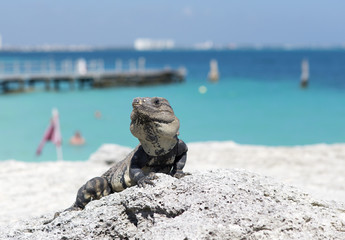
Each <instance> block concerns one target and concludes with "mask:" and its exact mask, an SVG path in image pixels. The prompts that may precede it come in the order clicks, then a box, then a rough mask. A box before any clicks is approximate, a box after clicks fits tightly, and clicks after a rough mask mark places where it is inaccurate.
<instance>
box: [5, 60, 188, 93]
mask: <svg viewBox="0 0 345 240" xmlns="http://www.w3.org/2000/svg"><path fill="white" fill-rule="evenodd" d="M185 73H186V70H185V69H183V68H182V69H179V70H171V69H158V70H157V69H156V70H154V69H146V68H145V59H144V58H139V59H138V60H134V59H131V60H129V61H128V62H127V63H125V64H124V62H123V61H122V60H121V59H117V60H116V61H114V64H112V65H109V64H108V65H107V66H105V63H104V61H103V60H102V59H93V60H89V61H86V60H84V59H78V60H76V61H72V60H69V59H66V60H62V61H59V62H57V61H54V60H49V61H11V62H0V90H2V92H3V93H8V92H18V91H25V90H27V89H32V88H34V87H35V85H36V83H38V82H41V83H44V85H45V89H46V90H50V89H52V88H54V89H55V90H59V89H60V83H68V84H69V85H70V88H74V87H75V86H76V85H78V86H79V88H83V87H85V86H89V87H111V86H130V85H149V84H163V83H171V82H181V81H183V80H184V78H185Z"/></svg>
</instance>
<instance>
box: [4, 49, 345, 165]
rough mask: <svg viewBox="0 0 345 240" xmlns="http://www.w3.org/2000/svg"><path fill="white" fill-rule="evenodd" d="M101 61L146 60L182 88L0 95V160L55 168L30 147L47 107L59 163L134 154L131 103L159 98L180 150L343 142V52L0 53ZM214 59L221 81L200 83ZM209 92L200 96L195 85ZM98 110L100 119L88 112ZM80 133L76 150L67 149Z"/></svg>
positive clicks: (10, 57) (52, 156) (8, 58)
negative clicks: (176, 129)
mask: <svg viewBox="0 0 345 240" xmlns="http://www.w3.org/2000/svg"><path fill="white" fill-rule="evenodd" d="M81 57H82V58H85V59H86V60H88V61H90V60H92V59H102V60H103V62H104V65H105V68H112V67H113V66H114V64H115V61H116V59H122V61H123V68H126V67H127V65H126V64H127V63H128V62H129V61H130V59H138V58H139V57H144V58H145V59H146V67H147V68H150V69H151V68H165V67H171V68H178V67H181V66H183V67H185V68H186V69H187V77H186V81H185V82H184V83H182V84H171V85H161V86H153V87H121V88H109V89H84V90H69V89H68V88H67V86H65V87H64V88H63V89H62V90H61V91H59V92H54V91H50V92H45V91H43V90H42V89H43V87H42V89H41V90H40V89H38V90H37V91H34V92H29V93H20V94H7V95H3V94H0V160H6V159H17V160H21V161H48V160H56V152H55V147H54V145H53V144H52V143H47V144H46V146H45V147H44V149H43V153H42V155H41V156H39V157H37V156H35V151H36V148H37V146H38V144H39V142H40V140H41V138H42V136H43V133H44V131H45V129H46V128H47V126H48V125H49V119H50V116H51V110H52V108H54V107H56V108H57V109H58V110H59V112H60V125H61V131H62V136H63V153H64V159H66V160H71V161H73V160H86V159H88V157H89V156H90V154H92V153H93V152H94V151H96V150H97V149H98V148H99V147H100V146H101V145H102V144H103V143H116V144H120V145H124V146H130V147H134V146H135V145H136V144H137V143H138V140H137V139H136V138H134V137H133V136H132V135H131V133H130V131H129V124H130V118H129V116H130V112H131V108H132V107H131V103H132V100H133V98H134V97H138V96H161V97H165V98H167V99H168V100H169V101H170V103H171V105H172V106H173V108H174V111H175V113H176V115H177V116H178V118H179V119H180V122H181V128H180V138H181V139H183V140H184V141H185V142H187V143H188V142H195V141H211V140H219V141H223V140H232V141H235V142H237V143H241V144H256V145H269V146H280V145H286V146H292V145H306V144H316V143H339V142H345V50H327V51H326V50H305V51H297V50H295V51H284V50H236V51H187V50H181V51H161V52H160V51H152V52H151V51H148V52H138V51H133V50H98V51H87V52H4V51H2V52H0V62H13V61H36V62H40V61H52V60H53V61H54V62H56V63H61V62H62V61H64V60H66V59H69V60H71V61H76V60H77V59H78V58H81ZM304 58H307V59H308V60H309V65H310V85H309V87H308V88H307V89H301V88H300V87H299V81H300V74H301V69H300V68H301V66H300V65H301V61H302V59H304ZM211 59H216V60H217V61H218V66H219V71H220V74H221V76H220V80H219V82H218V83H210V82H208V81H207V74H208V71H209V61H210V60H211ZM202 85H203V86H205V87H206V88H207V92H206V93H205V94H201V93H200V92H199V90H198V89H199V87H200V86H202ZM96 111H100V112H101V113H102V117H101V119H96V118H95V117H94V113H95V112H96ZM76 130H79V131H80V132H81V133H82V135H83V137H84V138H85V139H86V144H85V145H84V146H80V147H75V146H70V145H69V144H68V140H69V138H70V137H71V136H72V135H73V134H74V132H75V131H76Z"/></svg>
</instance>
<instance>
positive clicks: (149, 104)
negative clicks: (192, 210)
mask: <svg viewBox="0 0 345 240" xmlns="http://www.w3.org/2000/svg"><path fill="white" fill-rule="evenodd" d="M132 106H133V111H132V113H131V124H130V131H131V133H132V134H133V135H134V136H135V137H136V138H138V140H139V142H140V144H139V145H138V146H137V147H136V148H135V149H134V150H133V151H132V152H131V153H130V154H129V155H128V156H127V157H126V158H125V159H124V160H122V161H120V162H118V163H116V164H114V166H113V167H111V168H110V169H109V170H108V171H107V172H105V173H104V174H103V175H102V176H101V177H95V178H92V179H90V180H89V181H87V182H86V183H85V184H84V185H83V186H82V187H81V188H80V189H79V190H78V193H77V198H76V201H75V203H74V204H73V205H72V206H71V207H70V208H67V209H66V210H64V211H71V210H82V209H84V207H85V206H86V205H87V204H88V203H89V202H90V201H92V200H95V199H100V198H101V197H104V196H107V195H109V194H111V193H114V192H120V191H122V190H124V189H125V188H127V187H131V186H134V185H138V186H139V187H145V186H146V185H147V184H149V185H153V182H152V180H153V179H155V178H156V176H155V173H166V174H170V175H172V176H174V177H176V178H181V177H183V176H185V175H187V173H184V172H183V171H182V169H183V167H184V166H185V163H186V158H187V150H188V148H187V145H186V144H185V143H184V142H183V141H182V140H180V139H179V138H178V137H177V136H178V134H179V127H180V121H179V119H178V118H177V117H176V116H175V114H174V111H173V109H172V107H171V106H170V104H169V102H168V100H166V99H165V98H161V97H153V98H148V97H145V98H135V99H134V100H133V103H132ZM59 214H60V213H56V214H55V216H54V218H53V219H52V220H50V221H47V222H46V223H49V222H51V221H53V220H54V219H55V218H56V217H57V216H58V215H59Z"/></svg>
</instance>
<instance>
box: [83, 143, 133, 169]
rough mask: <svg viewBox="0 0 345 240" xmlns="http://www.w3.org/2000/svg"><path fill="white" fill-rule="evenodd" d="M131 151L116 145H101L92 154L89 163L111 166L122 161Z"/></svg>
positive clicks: (128, 148)
mask: <svg viewBox="0 0 345 240" xmlns="http://www.w3.org/2000/svg"><path fill="white" fill-rule="evenodd" d="M132 150H133V149H132V148H130V147H124V146H120V145H117V144H103V145H102V146H101V147H100V148H99V149H98V150H97V151H96V152H95V153H93V154H92V155H91V156H90V158H89V161H90V162H95V163H105V164H108V165H112V164H114V163H117V162H119V161H121V160H123V159H124V158H125V157H126V156H127V155H128V154H129V153H130V152H131V151H132Z"/></svg>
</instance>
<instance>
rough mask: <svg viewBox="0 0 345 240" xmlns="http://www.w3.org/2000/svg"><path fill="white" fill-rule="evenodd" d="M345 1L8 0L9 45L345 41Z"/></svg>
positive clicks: (1, 17) (0, 10) (0, 18)
mask: <svg viewBox="0 0 345 240" xmlns="http://www.w3.org/2000/svg"><path fill="white" fill-rule="evenodd" d="M344 10H345V1H344V0H327V1H325V0H289V1H277V0H260V1H259V0H237V1H235V0H214V1H209V0H207V1H206V0H194V1H192V0H174V1H165V0H98V1H97V0H8V1H6V0H3V1H1V3H0V34H1V35H2V39H3V45H11V46H13V45H14V46H21V45H41V44H51V45H71V44H86V45H94V46H132V44H133V42H134V40H135V39H136V38H139V37H146V38H157V39H166V38H169V39H174V40H175V42H176V45H182V46H185V45H192V44H195V43H198V42H204V41H213V42H214V43H215V44H227V43H237V44H294V45H295V44H301V45H309V44H311V45H334V44H344V43H345V27H344V25H345V14H344Z"/></svg>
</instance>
